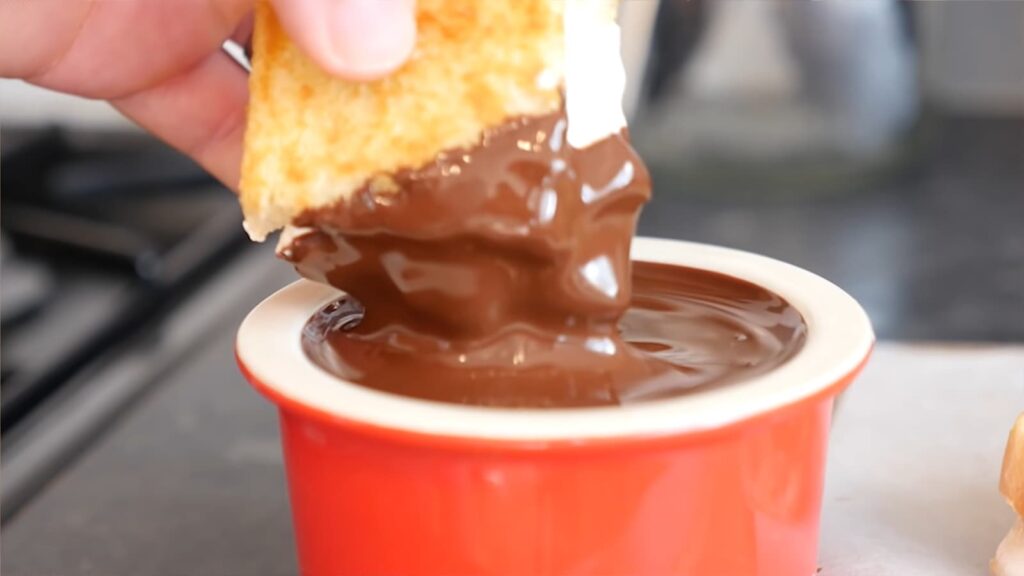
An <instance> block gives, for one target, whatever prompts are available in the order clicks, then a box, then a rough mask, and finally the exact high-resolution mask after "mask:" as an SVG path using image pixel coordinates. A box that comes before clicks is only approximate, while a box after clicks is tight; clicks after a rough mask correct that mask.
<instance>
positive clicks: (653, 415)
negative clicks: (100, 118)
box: [236, 238, 874, 441]
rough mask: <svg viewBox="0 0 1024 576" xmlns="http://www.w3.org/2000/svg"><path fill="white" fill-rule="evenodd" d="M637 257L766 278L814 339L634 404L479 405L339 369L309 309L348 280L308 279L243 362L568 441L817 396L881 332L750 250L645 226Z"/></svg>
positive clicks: (285, 383)
mask: <svg viewBox="0 0 1024 576" xmlns="http://www.w3.org/2000/svg"><path fill="white" fill-rule="evenodd" d="M632 256H633V259H634V260H637V261H643V262H659V263H663V264H672V265H677V266H685V267H689V268H697V269H701V270H708V271H712V272H718V273H720V274H725V275H727V276H732V277H735V278H740V279H743V280H746V281H748V282H752V283H754V284H757V285H759V286H761V287H763V288H766V289H768V290H770V291H772V292H774V293H776V294H778V295H780V296H782V297H783V298H785V299H786V300H787V301H788V302H789V303H790V304H791V305H793V306H794V307H795V308H796V309H797V310H798V311H799V312H800V313H801V314H802V315H803V318H804V322H806V324H807V341H806V342H805V344H804V346H803V348H801V350H800V351H799V352H797V353H796V355H794V356H793V357H792V358H790V359H789V360H788V361H787V362H786V363H784V364H783V365H781V366H779V367H778V368H776V369H774V370H772V371H771V372H768V373H766V374H764V375H760V376H757V377H754V378H751V379H750V380H746V381H743V382H738V383H736V384H731V385H729V386H724V387H721V388H718V389H714V390H709V391H707V392H704V393H700V394H691V395H687V396H681V397H679V398H672V399H667V400H656V401H651V402H641V403H637V404H629V405H625V406H614V407H596V408H565V409H560V408H553V409H519V408H490V407H474V406H464V405H457V404H445V403H441V402H433V401H427V400H418V399H415V398H409V397H405V396H399V395H394V394H388V393H384V392H378V391H376V390H373V389H370V388H365V387H362V386H359V385H357V384H353V383H351V382H347V381H345V380H342V379H339V378H337V377H336V376H333V375H330V374H328V373H327V372H325V371H324V370H323V369H321V368H320V367H319V366H317V365H316V364H314V363H313V362H312V361H310V360H309V359H308V358H307V357H306V355H305V353H304V352H303V351H302V347H301V343H300V335H301V333H302V328H303V326H304V325H305V323H306V321H307V320H308V319H309V317H310V316H312V315H313V313H314V312H315V311H317V310H319V309H320V308H321V307H322V306H324V305H325V304H327V303H328V302H330V301H332V300H334V299H335V298H337V297H338V295H339V292H338V291H337V290H336V289H334V288H331V287H329V286H324V285H321V284H317V283H314V282H310V281H308V280H299V281H297V282H295V283H293V284H291V285H289V286H286V287H284V288H282V289H281V290H279V291H277V292H276V293H274V294H273V295H271V296H270V297H268V298H267V299H266V300H264V301H263V302H262V303H260V304H259V305H258V306H256V308H254V309H253V310H252V312H250V313H249V315H248V316H247V317H246V318H245V320H244V321H243V322H242V325H241V327H240V328H239V330H238V338H237V341H236V351H237V354H238V358H239V360H240V361H241V363H242V364H243V365H244V366H245V367H246V368H247V369H248V370H249V372H250V373H251V374H252V375H253V376H254V377H255V378H257V379H259V380H260V381H261V382H262V383H263V385H264V386H266V387H269V388H271V389H272V390H273V391H275V392H277V393H278V394H280V395H281V396H283V397H286V398H288V399H290V400H292V401H294V402H297V403H299V404H303V405H306V406H308V407H310V408H312V409H313V410H317V411H320V412H323V413H326V414H328V415H332V416H336V417H338V418H341V419H344V420H350V421H355V422H360V423H365V424H369V425H372V426H378V427H384V428H389V429H395V430H402V431H407V432H415V433H420V434H427V435H434V436H446V437H459V438H470V439H484V440H519V441H541V440H543V441H558V440H579V439H601V438H626V437H634V436H658V435H668V434H684V433H689V432H696V431H700V430H708V429H714V428H719V427H723V426H726V425H729V424H732V423H734V422H737V421H740V420H745V419H747V418H750V417H753V416H756V415H759V414H763V413H766V412H770V411H772V410H774V409H776V408H780V407H783V406H786V405H789V404H792V403H795V402H797V401H799V400H801V399H803V398H807V397H810V396H813V395H814V394H815V393H817V392H820V391H822V390H824V389H826V388H828V387H829V386H832V385H834V384H836V383H838V382H839V381H840V380H842V379H843V378H844V377H846V376H848V375H850V374H851V373H852V372H853V371H854V370H856V369H857V367H858V366H859V365H860V364H861V362H863V360H864V359H865V358H866V357H867V355H868V354H869V353H870V351H871V347H872V345H873V344H874V334H873V332H872V329H871V323H870V321H869V320H868V317H867V315H866V314H865V312H864V310H863V309H862V308H861V307H860V305H859V304H858V303H857V302H856V301H855V300H854V299H853V298H852V297H850V296H849V295H848V294H846V293H845V292H844V291H843V290H841V289H840V288H839V287H837V286H836V285H834V284H832V283H831V282H829V281H827V280H825V279H823V278H821V277H820V276H817V275H815V274H812V273H810V272H808V271H806V270H803V269H801V268H797V267H796V266H792V265H790V264H786V263H784V262H780V261H778V260H774V259H771V258H768V257H765V256H759V255H756V254H752V253H749V252H743V251H740V250H733V249H730V248H722V247H718V246H710V245H705V244H697V243H692V242H683V241H677V240H662V239H654V238H636V239H635V240H634V242H633V250H632Z"/></svg>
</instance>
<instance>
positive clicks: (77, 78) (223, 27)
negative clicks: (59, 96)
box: [0, 0, 416, 189]
mask: <svg viewBox="0 0 1024 576" xmlns="http://www.w3.org/2000/svg"><path fill="white" fill-rule="evenodd" d="M255 1H256V0H0V76H2V77H10V78H21V79H23V80H26V81H27V82H30V83H32V84H36V85H38V86H42V87H45V88H50V89H53V90H59V91H61V92H67V93H71V94H76V95H79V96H85V97H88V98H97V99H104V100H109V101H110V103H111V104H113V105H114V107H115V108H117V109H118V110H120V111H121V112H122V113H123V114H125V115H126V116H128V117H129V118H131V119H132V120H134V121H135V122H137V123H138V124H140V125H141V126H142V127H144V128H146V129H147V130H149V131H150V132H152V133H153V134H155V135H156V136H157V137H159V138H161V139H163V140H164V141H166V142H167V143H168V144H170V145H171V146H174V147H175V148H177V149H179V150H181V151H182V152H184V153H186V154H188V155H189V156H191V157H192V158H193V159H195V160H196V161H197V162H199V163H200V164H201V165H202V166H203V167H205V168H206V169H207V170H208V171H210V173H211V174H213V175H214V176H216V177H217V178H219V179H220V180H221V181H222V182H224V183H225V184H227V185H228V186H229V187H231V188H232V189H236V188H237V186H238V179H239V169H240V167H241V157H242V134H243V130H244V127H245V107H246V102H247V101H248V86H247V78H246V75H245V73H244V71H243V70H242V69H241V68H240V67H238V66H237V65H236V64H235V63H234V62H232V61H231V59H230V57H229V56H228V55H227V54H225V53H223V52H222V51H221V49H220V48H221V44H222V43H223V42H224V41H225V40H227V39H229V38H233V39H235V40H239V41H241V42H244V41H245V40H246V39H247V38H248V36H249V34H250V31H251V28H252V16H251V14H252V8H253V4H254V2H255ZM272 1H273V3H274V5H275V8H276V10H277V14H278V17H279V18H280V20H281V24H282V26H284V28H285V30H287V32H288V34H289V36H291V38H292V39H293V40H294V41H295V42H296V44H298V45H299V47H300V48H302V49H303V50H304V51H305V52H306V53H307V54H308V55H309V56H310V57H311V58H312V59H313V60H314V61H316V62H317V63H318V64H319V65H320V66H321V67H323V68H324V69H325V70H327V71H329V72H331V73H334V74H337V75H339V76H342V77H346V78H351V79H353V80H369V79H373V78H378V77H380V76H384V75H386V74H388V73H390V72H391V71H393V70H394V69H396V68H398V67H399V66H401V64H402V63H403V62H404V61H405V59H406V58H407V57H408V56H409V53H410V52H411V51H412V48H413V44H414V41H415V35H416V29H415V28H416V23H415V17H414V12H413V2H414V0H272Z"/></svg>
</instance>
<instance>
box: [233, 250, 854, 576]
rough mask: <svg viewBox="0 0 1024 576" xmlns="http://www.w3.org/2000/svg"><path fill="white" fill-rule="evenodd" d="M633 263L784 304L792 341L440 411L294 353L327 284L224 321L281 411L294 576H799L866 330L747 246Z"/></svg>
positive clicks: (812, 552)
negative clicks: (674, 268)
mask: <svg viewBox="0 0 1024 576" xmlns="http://www.w3.org/2000/svg"><path fill="white" fill-rule="evenodd" d="M633 257H634V259H635V260H639V261H648V262H659V263H664V264H672V265H678V266H686V267H691V268H698V269H704V270H709V271H713V272H718V273H721V274H726V275H729V276H733V277H737V278H741V279H743V280H746V281H748V282H753V283H754V284H757V285H760V286H762V287H764V288H766V289H768V290H770V291H772V292H775V293H776V294H778V295H780V296H782V297H783V298H785V299H786V300H788V301H789V302H790V303H791V304H792V305H793V306H795V307H796V308H797V309H798V310H799V311H800V313H801V314H802V315H803V317H804V320H805V321H806V323H807V330H808V333H807V341H806V344H805V345H804V347H803V348H802V349H801V350H800V351H799V352H798V353H797V354H796V355H795V356H794V357H793V358H792V359H790V360H789V361H788V362H786V363H785V364H783V365H782V366H780V367H779V368H777V369H775V370H773V371H772V372H770V373H768V374H765V375H763V376H759V377H756V378H753V379H751V380H748V381H745V382H741V383H737V384H734V385H730V386H725V387H722V388H718V389H714V390H709V391H708V392H705V393H699V394H694V395H690V396H684V397H681V398H677V399H671V400H661V401H656V402H651V403H640V404H635V405H630V406H625V407H617V408H582V409H580V408H575V409H545V410H520V409H496V408H476V407H467V406H459V405H449V404H442V403H436V402H429V401H423V400H417V399H413V398H407V397H401V396H396V395H391V394H386V393H382V392H378V391H375V390H371V389H368V388H363V387H360V386H358V385H355V384H352V383H349V382H345V381H342V380H339V379H337V378H336V377H334V376H331V375H329V374H327V373H326V372H324V371H322V370H321V369H320V368H319V367H317V366H316V365H315V364H313V363H312V362H310V361H309V360H308V359H307V358H306V356H305V355H304V354H303V352H302V349H301V346H300V334H301V331H302V327H303V325H304V324H305V322H306V320H307V319H308V318H309V317H310V316H311V315H312V314H313V313H314V312H315V311H316V310H318V309H319V308H320V307H321V306H323V305H324V304H326V303H327V302H329V301H331V300H332V299H334V298H336V297H337V295H338V293H337V291H335V290H334V289H331V288H329V287H325V286H321V285H318V284H315V283H312V282H309V281H299V282H296V283H294V284H292V285H290V286H288V287H286V288H284V289H282V290H280V291H279V292H277V293H276V294H274V295H273V296H271V297H269V298H268V299H266V300H265V301H264V302H263V303H261V304H260V305H259V306H257V307H256V308H255V309H254V310H253V311H252V312H251V313H250V314H249V316H248V317H247V318H246V319H245V321H244V322H243V323H242V326H241V328H240V330H239V333H238V340H237V346H236V351H237V356H238V362H239V365H240V366H241V368H242V371H243V372H244V374H245V376H246V378H248V380H249V381H250V382H251V383H252V385H253V386H254V387H255V388H256V389H257V390H259V391H260V392H261V393H262V394H264V395H265V396H266V397H268V398H269V399H270V400H271V401H273V402H274V403H275V404H276V405H277V406H278V408H279V411H280V417H281V440H282V443H283V446H284V456H285V467H286V469H287V476H288V485H289V491H290V494H291V504H292V511H293V516H294V524H295V534H296V540H297V545H298V555H299V563H300V566H301V570H302V573H303V574H305V575H308V576H476V575H508V576H544V575H557V576H571V575H584V574H585V575H597V576H643V575H652V576H668V575H675V574H685V575H694V576H732V575H736V576H789V575H795V576H811V575H812V574H814V573H815V570H816V558H817V547H818V526H819V514H820V509H821V495H822V484H823V478H824V471H825V453H826V445H827V440H828V432H829V421H830V418H831V415H832V404H833V400H834V399H835V397H836V395H837V394H839V393H840V391H842V390H843V389H844V388H845V387H846V386H847V385H848V384H849V383H850V382H851V381H852V380H853V378H854V377H855V376H856V374H857V373H858V372H859V371H860V369H861V368H862V367H863V365H864V363H865V362H866V360H867V357H868V355H869V354H870V351H871V348H872V345H873V342H874V336H873V333H872V330H871V325H870V322H869V321H868V318H867V316H866V315H865V313H864V311H863V310H862V309H861V307H860V306H859V305H858V304H857V303H856V302H855V301H854V300H853V299H852V298H851V297H850V296H848V295H847V294H846V293H844V292H843V291H842V290H840V289H839V288H837V287H836V286H834V285H833V284H831V283H829V282H827V281H826V280H823V279H822V278H820V277H818V276H815V275H814V274H811V273H810V272H806V271H804V270H801V269H799V268H796V267H794V266H791V265H788V264H784V263H782V262H779V261H776V260H772V259H769V258H765V257H763V256H757V255H754V254H750V253H746V252H740V251H736V250H730V249H725V248H718V247H713V246H707V245H701V244H692V243H686V242H677V241H669V240H656V239H645V238H640V239H637V240H635V241H634V245H633Z"/></svg>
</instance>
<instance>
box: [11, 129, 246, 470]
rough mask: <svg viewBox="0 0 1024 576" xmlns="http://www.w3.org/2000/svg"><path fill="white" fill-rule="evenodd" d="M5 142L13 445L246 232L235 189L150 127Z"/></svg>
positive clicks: (36, 133) (229, 253)
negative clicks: (157, 138)
mask: <svg viewBox="0 0 1024 576" xmlns="http://www.w3.org/2000/svg"><path fill="white" fill-rule="evenodd" d="M0 151H2V158H0V186H2V189H3V196H2V211H0V215H2V226H0V230H2V236H0V266H2V270H0V293H2V294H3V305H2V307H0V310H2V326H0V330H2V333H3V338H2V340H0V365H2V368H3V370H2V378H0V426H2V439H3V446H4V449H5V450H6V449H7V448H9V447H10V445H11V442H12V441H13V440H14V439H15V438H17V437H18V436H19V434H20V431H19V430H20V429H21V428H23V425H24V423H25V422H27V421H29V420H31V419H32V417H33V415H34V414H36V413H38V412H40V411H45V410H46V408H47V406H48V403H49V402H50V400H51V399H52V398H54V397H56V396H58V395H60V394H62V393H67V388H68V387H73V386H75V385H76V382H77V381H78V380H79V377H80V376H81V375H83V374H85V373H88V372H89V371H93V370H96V369H97V367H99V366H102V365H104V364H106V363H110V362H113V361H116V358H117V357H118V355H119V350H121V349H122V348H124V347H125V346H126V345H128V344H135V345H138V344H139V342H140V341H143V340H145V338H146V337H147V336H146V334H147V331H151V330H152V329H153V328H154V327H155V326H158V325H159V324H160V323H161V322H162V320H163V319H164V318H165V317H166V316H167V314H168V313H169V312H171V311H173V310H174V309H175V308H176V307H177V306H178V305H179V303H180V302H181V301H182V300H183V299H184V298H186V297H187V296H188V295H189V294H190V293H191V292H192V291H193V290H194V289H195V288H196V287H197V286H199V285H200V284H201V283H202V282H203V281H204V280H205V279H206V278H208V277H209V276H210V275H211V273H213V272H214V271H215V270H216V269H217V267H218V266H221V265H223V263H224V262H226V261H228V260H230V259H231V258H233V257H234V256H236V255H237V254H238V253H239V250H241V249H242V248H243V247H244V246H245V245H246V242H245V238H244V234H243V233H242V231H241V227H240V216H239V212H238V207H237V202H236V201H235V198H234V196H233V195H232V194H231V192H230V191H228V190H227V189H225V188H224V187H223V186H221V185H220V184H218V183H217V182H216V181H214V180H213V179H212V178H211V177H210V176H208V175H207V174H206V173H205V172H203V171H202V169H200V168H199V167H198V166H197V165H196V164H194V163H193V162H192V161H190V160H189V159H187V158H186V157H184V156H182V155H180V154H178V153H177V152H174V151H173V150H170V149H169V148H167V147H166V146H163V145H162V144H159V143H157V142H156V141H154V140H152V139H151V138H149V137H147V136H144V135H142V134H132V133H129V134H123V133H122V134H107V133H76V132H72V131H67V130H61V129H56V128H53V129H39V130H31V131H21V132H18V131H12V130H5V131H4V134H3V141H2V147H0ZM153 345H155V343H154V344H153Z"/></svg>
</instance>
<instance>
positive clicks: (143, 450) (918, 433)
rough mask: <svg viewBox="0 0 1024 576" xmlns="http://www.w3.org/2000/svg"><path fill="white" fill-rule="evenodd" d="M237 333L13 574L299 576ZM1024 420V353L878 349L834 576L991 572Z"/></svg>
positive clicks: (831, 514)
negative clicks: (1009, 446)
mask: <svg viewBox="0 0 1024 576" xmlns="http://www.w3.org/2000/svg"><path fill="white" fill-rule="evenodd" d="M244 308H245V306H244V305H240V306H239V311H238V312H237V313H235V315H234V317H232V318H231V320H232V321H235V320H238V319H240V316H241V312H242V311H243V310H244ZM233 325H234V323H233V322H231V323H228V322H225V328H224V331H223V333H222V334H221V335H219V336H217V337H214V338H211V339H210V340H209V345H208V346H206V347H204V348H203V350H202V352H201V353H200V354H198V355H196V357H195V358H194V359H192V360H191V361H190V362H189V363H188V364H187V365H185V366H182V367H181V369H180V370H178V371H177V373H176V374H175V375H174V377H173V378H172V379H171V380H170V381H168V382H167V383H166V384H165V385H164V386H162V387H161V388H160V389H159V390H157V391H155V392H154V393H153V394H151V395H149V396H148V397H146V398H145V399H144V401H143V402H142V403H141V404H140V405H139V406H138V408H137V409H136V410H134V411H133V412H132V413H131V414H130V415H129V416H128V417H127V418H124V419H123V420H122V421H121V422H119V423H118V425H117V427H116V429H115V430H113V431H112V432H111V433H110V434H108V435H107V436H106V437H105V438H104V439H103V440H102V441H101V442H99V443H98V444H97V445H96V446H95V447H94V448H93V449H92V450H91V451H90V452H89V453H88V454H86V455H85V457H84V458H82V459H81V460H80V461H79V462H78V463H77V464H76V465H75V466H73V467H71V468H70V469H68V470H67V471H66V472H65V473H63V474H62V475H60V476H59V477H58V478H56V479H55V480H54V481H53V483H52V485H51V486H49V487H48V489H47V490H46V492H45V493H44V495H43V496H42V497H40V498H39V499H37V500H36V501H34V502H33V503H32V504H30V505H29V506H28V507H27V508H25V509H24V510H23V511H22V512H21V513H20V514H19V515H18V516H17V517H15V518H14V520H13V522H11V523H10V524H9V525H8V526H7V527H5V530H4V534H3V545H4V551H5V553H4V554H3V573H4V574H6V575H7V576H21V575H24V576H40V575H45V574H61V575H65V576H73V575H79V574H81V575H86V574H104V575H120V574H125V575H127V574H132V575H134V576H146V575H161V576H170V575H182V576H185V575H187V576H229V575H238V576H243V575H256V574H259V575H261V576H274V575H278V574H280V575H285V574H295V573H296V568H295V552H294V547H293V541H292V535H291V527H290V517H289V509H288V503H287V498H286V494H285V485H284V477H283V472H282V467H281V466H282V463H281V455H280V451H279V447H278V433H277V426H276V415H275V412H274V410H273V409H272V408H271V406H270V405H269V404H268V403H267V402H265V401H263V400H262V398H260V397H259V396H258V395H257V394H256V393H255V392H254V391H252V390H251V389H250V388H249V387H248V386H247V385H246V384H245V382H244V381H243V380H242V379H241V377H239V376H238V375H236V374H232V373H224V374H222V376H221V377H220V378H215V379H211V378H210V375H211V373H213V372H214V371H222V370H223V368H222V366H223V364H224V362H223V359H224V358H225V357H229V356H230V355H231V338H230V332H231V327H232V326H233ZM1022 409H1024V346H972V345H965V346H949V345H942V346H937V345H914V344H892V343H883V344H881V345H880V346H879V347H878V350H877V352H876V354H875V357H874V359H873V360H872V362H871V363H870V365H869V366H868V368H867V370H866V371H865V373H864V374H863V376H862V377H861V378H860V380H859V381H858V382H856V383H855V384H854V385H853V387H852V388H851V389H850V390H849V392H848V393H847V395H846V396H845V397H844V399H843V401H842V403H841V404H840V405H839V408H838V411H837V415H836V420H835V422H834V427H833V433H832V443H831V453H830V457H829V471H828V476H827V481H826V495H825V504H824V511H823V524H822V539H821V559H820V564H821V567H822V571H821V574H823V575H828V576H860V575H865V576H866V575H871V576H885V575H888V574H892V575H899V576H908V575H910V576H914V575H917V574H920V575H922V576H924V575H928V576H943V575H946V574H948V575H951V576H952V575H960V574H979V573H984V572H983V571H984V568H985V566H987V562H988V559H989V558H990V556H991V554H992V553H993V551H994V550H995V547H996V545H997V544H998V542H999V540H1000V539H1001V538H1002V535H1003V534H1004V533H1005V531H1006V530H1007V529H1008V527H1009V526H1010V523H1011V518H1012V512H1011V511H1010V510H1009V508H1008V507H1007V506H1006V505H1005V504H1004V503H1003V502H1002V499H1001V498H1000V496H999V494H998V491H997V489H996V486H997V481H998V474H999V465H1000V462H1001V458H1002V452H1003V446H1004V443H1005V440H1006V435H1007V432H1008V430H1009V427H1010V425H1011V424H1012V422H1013V419H1014V417H1015V416H1016V415H1017V413H1018V412H1019V411H1020V410H1022Z"/></svg>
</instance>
